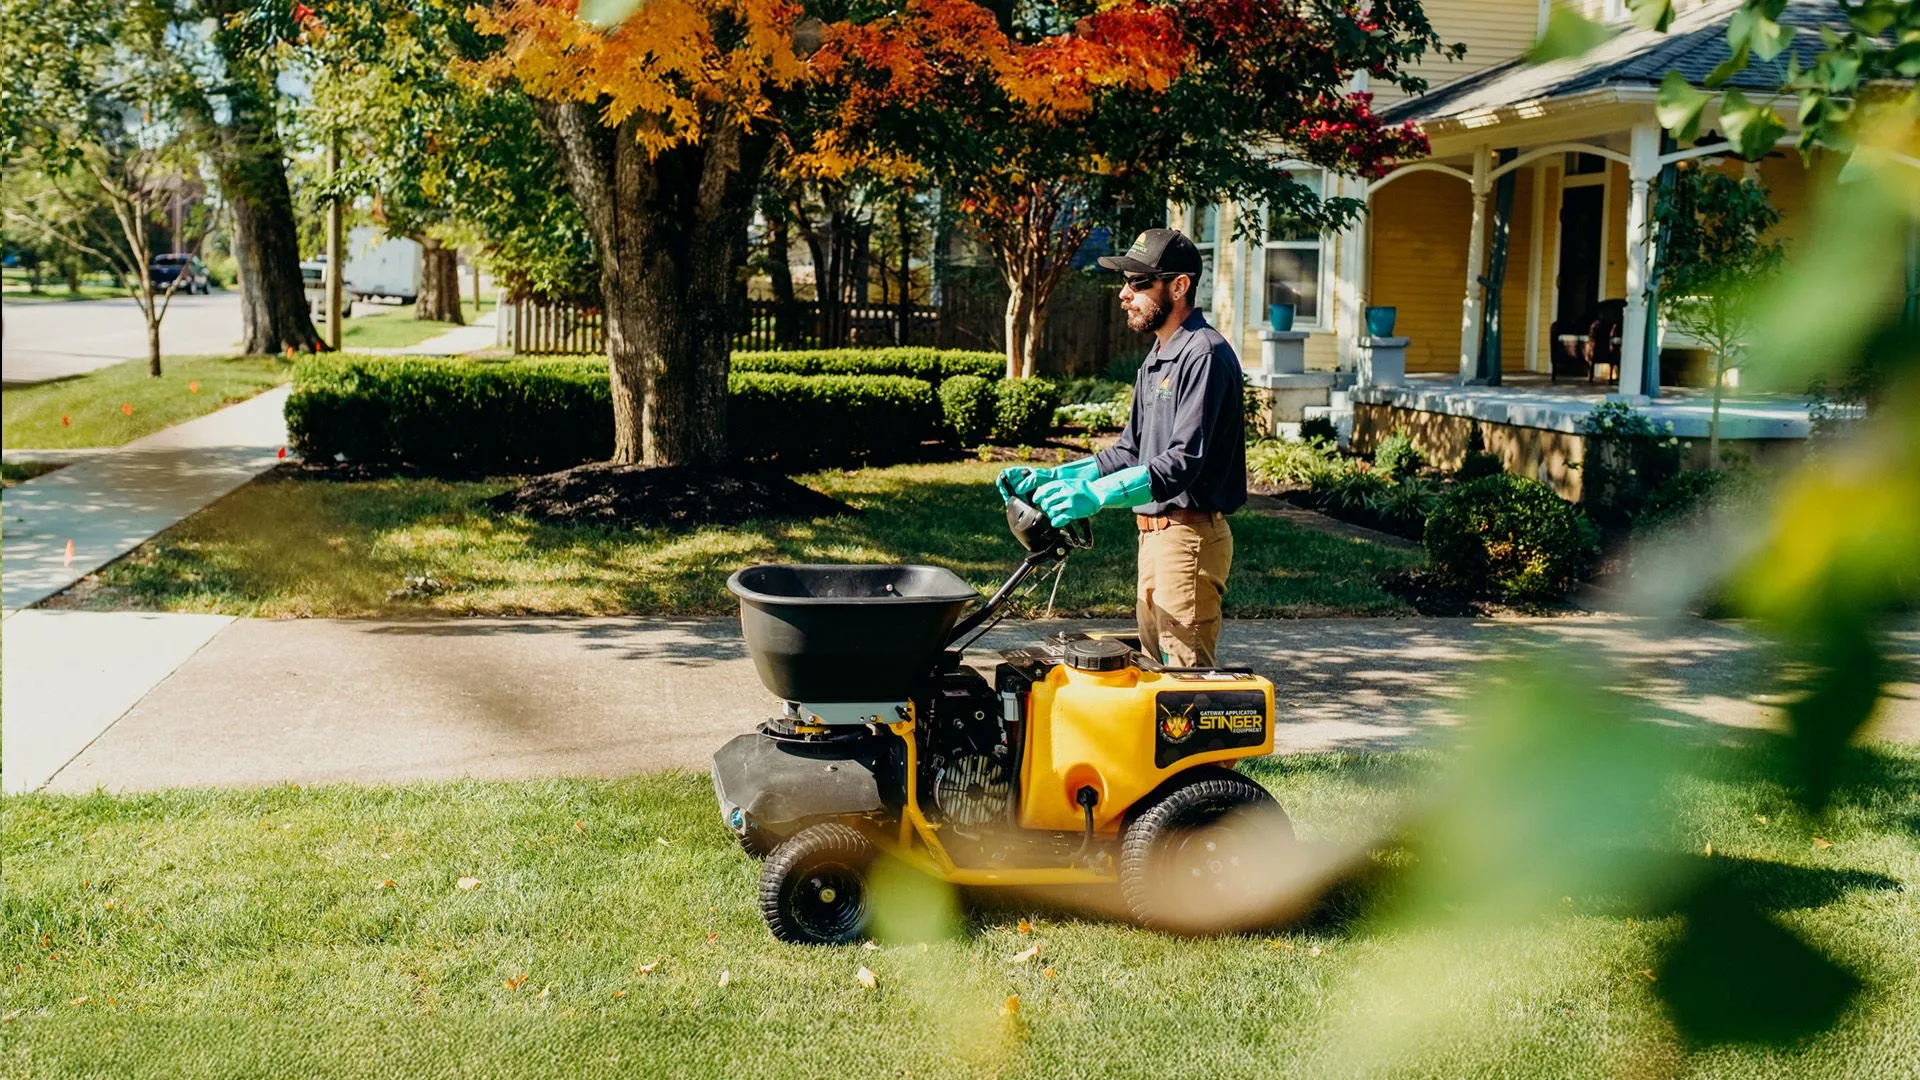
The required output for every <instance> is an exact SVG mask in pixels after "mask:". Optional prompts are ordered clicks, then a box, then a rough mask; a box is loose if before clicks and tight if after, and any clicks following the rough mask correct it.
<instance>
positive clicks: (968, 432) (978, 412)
mask: <svg viewBox="0 0 1920 1080" xmlns="http://www.w3.org/2000/svg"><path fill="white" fill-rule="evenodd" d="M993 404H994V384H993V383H991V382H989V381H987V380H986V379H983V378H981V377H980V376H978V375H956V376H954V377H953V378H951V379H948V380H947V381H946V382H944V383H941V384H940V411H941V413H942V415H943V416H944V417H945V419H946V423H947V430H948V432H949V433H951V434H952V436H953V437H954V438H955V439H956V440H958V441H959V443H960V445H961V446H979V445H980V444H981V443H984V442H986V441H987V440H988V439H989V438H991V437H992V436H993V415H994V410H993Z"/></svg>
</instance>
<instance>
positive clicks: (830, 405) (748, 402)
mask: <svg viewBox="0 0 1920 1080" xmlns="http://www.w3.org/2000/svg"><path fill="white" fill-rule="evenodd" d="M727 391H728V417H729V424H728V429H729V435H730V443H731V446H732V449H733V453H734V455H735V456H736V457H739V458H742V459H746V460H769V459H779V460H782V461H791V462H800V461H808V460H815V459H821V458H842V457H853V456H872V457H886V456H891V455H894V454H898V453H902V452H904V451H907V450H910V449H912V448H913V447H915V446H917V445H918V444H919V443H920V442H921V441H922V440H924V439H926V438H929V437H931V436H932V435H933V434H934V433H935V432H936V431H937V430H938V423H939V408H938V405H937V404H936V401H935V398H934V396H933V388H932V387H931V386H929V385H928V384H927V383H925V382H923V381H921V380H919V379H908V378H902V377H899V376H875V375H857V376H856V375H837V376H835V375H822V376H801V375H786V374H777V373H759V372H741V373H738V374H735V375H732V376H730V377H729V378H728V380H727ZM286 416H287V428H288V432H289V435H290V437H291V442H292V445H293V447H294V448H295V449H297V450H299V451H300V453H301V454H302V455H303V456H305V457H306V458H308V459H310V460H317V461H328V460H332V459H334V458H335V456H336V455H339V456H340V457H343V458H344V459H345V460H348V461H354V462H362V463H380V464H399V463H406V464H410V465H414V466H416V467H418V468H422V469H426V470H429V471H441V472H461V473H476V472H478V473H525V472H541V471H550V470H554V469H564V468H567V467H570V466H573V465H578V464H581V463H582V462H587V461H598V460H604V459H605V458H606V457H607V456H608V455H610V454H611V453H612V451H613V402H612V391H611V389H610V387H609V386H608V382H607V366H606V361H604V360H590V359H563V360H534V361H514V362H511V363H485V362H474V361H467V360H458V359H447V358H439V357H355V356H346V357H339V356H328V357H315V358H312V359H308V360H303V361H301V362H300V364H298V365H297V366H296V367H295V368H294V384H293V394H292V396H291V397H290V398H289V399H288V401H287V407H286Z"/></svg>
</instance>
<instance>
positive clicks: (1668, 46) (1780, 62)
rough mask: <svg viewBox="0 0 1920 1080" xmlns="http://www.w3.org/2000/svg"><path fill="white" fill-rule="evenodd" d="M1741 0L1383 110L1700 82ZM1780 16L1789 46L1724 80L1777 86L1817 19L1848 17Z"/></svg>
mask: <svg viewBox="0 0 1920 1080" xmlns="http://www.w3.org/2000/svg"><path fill="white" fill-rule="evenodd" d="M1740 2H1741V0H1719V2H1717V3H1711V4H1705V5H1702V6H1701V7H1698V8H1695V9H1694V10H1692V11H1689V12H1687V13H1686V14H1684V15H1681V16H1679V17H1678V18H1676V19H1675V20H1674V21H1673V25H1672V26H1671V27H1669V28H1668V30H1667V32H1666V33H1664V34H1658V33H1654V32H1653V31H1650V30H1641V29H1638V28H1633V29H1629V30H1627V31H1626V32H1625V33H1622V34H1620V35H1618V36H1616V37H1614V38H1613V39H1612V40H1610V41H1607V42H1606V43H1605V44H1602V45H1600V46H1599V47H1598V48H1595V49H1593V50H1592V51H1590V52H1588V53H1586V54H1584V55H1582V56H1576V57H1569V58H1567V59H1565V60H1554V61H1551V62H1549V63H1545V64H1538V65H1534V64H1528V63H1527V62H1526V61H1525V60H1524V59H1518V58H1516V59H1513V60H1509V61H1507V62H1506V63H1503V64H1498V65H1496V66H1494V67H1490V68H1487V69H1486V70H1485V71H1480V72H1476V73H1474V74H1472V75H1469V76H1467V77H1465V78H1462V79H1456V80H1454V81H1453V82H1450V83H1447V84H1446V85H1444V86H1441V87H1438V88H1436V89H1433V90H1430V91H1428V92H1427V93H1425V94H1423V95H1421V96H1419V97H1415V98H1408V99H1407V100H1405V101H1400V102H1395V103H1394V104H1393V105H1392V106H1390V107H1388V108H1386V109H1383V110H1382V111H1381V117H1382V118H1383V119H1385V120H1388V121H1391V122H1394V123H1398V122H1400V121H1402V120H1415V121H1421V122H1424V123H1431V122H1433V121H1436V120H1447V119H1450V118H1452V117H1456V116H1464V115H1468V114H1471V113H1479V112H1490V111H1494V110H1497V109H1501V108H1509V107H1512V106H1515V105H1519V104H1522V103H1524V102H1532V101H1542V100H1545V99H1548V98H1557V97H1567V96H1570V95H1573V94H1581V93H1586V92H1589V91H1593V90H1600V89H1604V88H1607V87H1655V86H1659V85H1660V80H1661V79H1663V78H1665V77H1666V74H1667V72H1669V71H1679V72H1681V73H1682V74H1684V75H1685V76H1686V77H1687V81H1688V82H1690V83H1693V84H1694V85H1695V86H1699V85H1702V84H1703V83H1704V82H1705V81H1706V78H1707V73H1708V72H1710V71H1712V70H1713V69H1714V68H1715V67H1716V66H1718V65H1719V64H1720V62H1721V61H1723V60H1725V59H1726V58H1727V57H1728V56H1729V55H1730V50H1729V49H1728V48H1727V20H1728V19H1729V18H1731V17H1732V16H1733V13H1734V12H1736V11H1738V10H1740ZM1780 22H1781V23H1782V24H1783V25H1787V26H1794V27H1798V28H1799V30H1800V32H1799V33H1798V34H1795V35H1794V38H1793V41H1792V42H1791V43H1790V44H1789V45H1788V46H1787V49H1786V51H1784V52H1782V53H1781V54H1780V55H1779V56H1777V57H1774V58H1773V59H1772V60H1770V61H1763V60H1760V59H1758V58H1754V59H1753V60H1752V62H1751V63H1750V64H1749V65H1748V66H1747V68H1746V70H1744V71H1742V72H1740V73H1739V74H1737V75H1735V76H1734V77H1733V78H1731V79H1729V80H1727V82H1726V83H1725V84H1724V86H1732V87H1739V88H1740V89H1742V90H1759V91H1772V90H1777V89H1779V87H1780V84H1781V83H1782V82H1783V81H1785V79H1786V71H1787V56H1788V55H1789V54H1792V55H1796V56H1798V57H1799V58H1800V66H1801V67H1802V68H1805V67H1808V66H1810V65H1811V64H1812V62H1813V58H1814V56H1815V55H1817V54H1818V53H1819V52H1820V51H1821V49H1822V46H1821V44H1820V34H1819V30H1818V28H1819V27H1820V26H1822V25H1828V26H1834V27H1836V28H1837V29H1843V30H1844V29H1845V28H1846V17H1845V16H1844V15H1842V14H1841V12H1840V8H1839V5H1837V4H1834V3H1832V2H1831V0H1793V2H1791V3H1789V4H1788V5H1787V8H1786V11H1785V12H1783V13H1782V14H1781V16H1780Z"/></svg>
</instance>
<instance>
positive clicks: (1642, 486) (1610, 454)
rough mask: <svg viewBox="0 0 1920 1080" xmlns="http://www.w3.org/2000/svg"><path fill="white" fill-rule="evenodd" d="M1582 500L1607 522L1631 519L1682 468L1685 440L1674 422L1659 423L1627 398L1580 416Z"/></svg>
mask: <svg viewBox="0 0 1920 1080" xmlns="http://www.w3.org/2000/svg"><path fill="white" fill-rule="evenodd" d="M1580 433H1581V434H1582V435H1584V436H1585V437H1586V438H1585V442H1586V452H1585V454H1584V455H1583V456H1582V459H1581V462H1580V468H1581V470H1582V480H1581V485H1580V486H1581V494H1580V501H1581V502H1582V503H1583V504H1585V505H1586V507H1587V508H1588V509H1589V510H1590V511H1592V512H1593V513H1594V514H1595V515H1596V516H1599V517H1601V518H1602V519H1604V520H1607V521H1619V520H1625V519H1632V518H1635V517H1637V516H1638V515H1639V513H1640V509H1641V507H1642V506H1643V505H1644V504H1645V503H1646V501H1647V499H1648V498H1649V497H1651V496H1652V494H1653V493H1654V491H1656V490H1658V489H1659V488H1660V486H1661V485H1663V484H1665V483H1666V482H1667V481H1668V480H1669V479H1671V478H1672V477H1673V476H1674V475H1675V474H1677V473H1678V472H1679V471H1680V459H1681V457H1682V456H1683V454H1684V452H1685V449H1686V447H1685V445H1684V444H1683V443H1682V442H1681V441H1680V440H1679V439H1678V438H1676V437H1674V434H1673V424H1672V423H1671V422H1667V423H1662V424H1659V425H1655V424H1654V422H1653V421H1652V420H1651V419H1649V418H1648V417H1647V416H1646V415H1645V414H1644V413H1642V412H1640V411H1639V410H1637V409H1635V408H1634V407H1633V406H1632V405H1629V404H1627V403H1626V402H1624V401H1608V402H1603V403H1601V404H1600V405H1598V406H1596V407H1595V408H1594V409H1593V411H1591V412H1589V413H1588V414H1587V415H1585V416H1583V417H1581V418H1580Z"/></svg>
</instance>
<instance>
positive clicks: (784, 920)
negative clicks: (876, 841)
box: [760, 822, 875, 945]
mask: <svg viewBox="0 0 1920 1080" xmlns="http://www.w3.org/2000/svg"><path fill="white" fill-rule="evenodd" d="M874 855H875V851H874V847H873V844H872V843H870V842H869V841H868V840H867V838H866V837H864V836H861V835H860V834H859V833H858V832H856V831H854V830H853V829H852V828H850V827H848V826H846V825H841V824H838V823H834V822H828V823H826V824H823V825H811V826H808V827H807V828H805V829H802V830H800V831H799V832H797V833H795V834H793V836H792V837H790V838H788V840H787V841H786V842H785V843H783V844H781V845H780V846H779V847H777V848H774V849H773V853H772V854H771V855H769V856H768V857H767V862H766V865H764V866H762V867H761V868H760V914H761V915H762V916H763V917H764V918H765V919H766V920H767V929H769V930H771V931H773V936H774V937H777V938H779V939H780V940H781V941H791V942H794V943H796V944H800V945H841V944H845V943H846V942H849V941H858V940H859V939H860V937H861V935H863V934H865V933H866V929H867V899H868V897H867V869H868V867H870V866H871V865H872V864H873V859H874Z"/></svg>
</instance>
